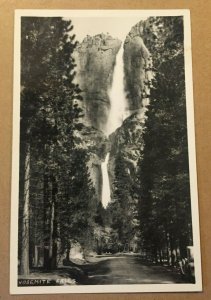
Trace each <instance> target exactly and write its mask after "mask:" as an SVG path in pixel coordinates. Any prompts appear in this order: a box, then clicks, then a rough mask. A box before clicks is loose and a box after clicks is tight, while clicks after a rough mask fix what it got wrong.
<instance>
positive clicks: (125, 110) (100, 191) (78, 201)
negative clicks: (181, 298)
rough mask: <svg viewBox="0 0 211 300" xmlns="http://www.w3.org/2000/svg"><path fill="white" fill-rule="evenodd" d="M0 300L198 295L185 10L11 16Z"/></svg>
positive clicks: (25, 12)
mask: <svg viewBox="0 0 211 300" xmlns="http://www.w3.org/2000/svg"><path fill="white" fill-rule="evenodd" d="M14 38H15V42H14V104H13V111H14V113H13V163H12V196H11V198H12V199H11V253H10V292H11V294H42V293H43V294H47V293H49V294H50V293H123V292H126V293H130V292H180V291H189V292H193V291H201V290H202V279H201V258H200V239H199V217H198V196H197V180H196V158H195V133H194V116H193V94H192V90H193V89H192V66H191V31H190V13H189V11H188V10H17V11H16V12H15V37H14Z"/></svg>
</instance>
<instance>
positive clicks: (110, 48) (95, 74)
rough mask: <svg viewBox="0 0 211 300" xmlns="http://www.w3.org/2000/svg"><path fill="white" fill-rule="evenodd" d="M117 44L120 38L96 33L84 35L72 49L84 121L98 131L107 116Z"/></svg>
mask: <svg viewBox="0 0 211 300" xmlns="http://www.w3.org/2000/svg"><path fill="white" fill-rule="evenodd" d="M120 46H121V41H120V40H118V39H114V38H112V37H111V36H110V35H105V34H99V35H96V36H94V37H91V36H87V37H86V38H85V39H84V40H83V42H82V43H81V44H79V45H78V46H77V48H76V50H75V52H74V58H75V61H76V65H77V67H76V82H77V83H79V86H80V88H81V90H82V96H83V99H84V101H83V103H84V111H85V119H86V120H85V121H86V123H87V124H88V125H90V126H93V127H95V128H97V129H99V130H102V131H103V130H104V128H105V125H106V122H107V118H108V112H109V107H110V102H109V97H108V90H109V88H110V86H111V84H112V78H113V71H114V65H115V60H116V54H117V52H118V51H119V48H120Z"/></svg>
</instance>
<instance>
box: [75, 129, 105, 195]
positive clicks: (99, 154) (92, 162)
mask: <svg viewBox="0 0 211 300" xmlns="http://www.w3.org/2000/svg"><path fill="white" fill-rule="evenodd" d="M75 134H76V135H77V136H76V138H77V137H78V138H80V140H82V141H83V143H82V144H80V147H82V148H83V149H85V150H86V151H87V154H88V155H89V161H88V164H87V167H88V170H89V174H90V178H91V180H92V183H93V186H94V188H95V193H96V196H97V199H98V200H99V201H100V200H101V191H102V174H101V164H102V162H103V161H104V159H105V156H106V153H107V152H108V151H109V149H110V142H109V141H108V139H107V137H106V136H105V135H104V133H103V132H102V131H100V130H97V129H95V128H94V127H88V126H83V128H82V130H80V131H78V132H76V133H75Z"/></svg>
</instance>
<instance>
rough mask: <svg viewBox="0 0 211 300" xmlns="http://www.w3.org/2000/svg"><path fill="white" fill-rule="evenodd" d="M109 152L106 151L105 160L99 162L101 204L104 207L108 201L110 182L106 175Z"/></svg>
mask: <svg viewBox="0 0 211 300" xmlns="http://www.w3.org/2000/svg"><path fill="white" fill-rule="evenodd" d="M109 156H110V153H107V155H106V158H105V161H104V162H103V163H102V164H101V170H102V204H103V207H106V206H107V205H108V203H109V201H110V183H109V176H108V161H109Z"/></svg>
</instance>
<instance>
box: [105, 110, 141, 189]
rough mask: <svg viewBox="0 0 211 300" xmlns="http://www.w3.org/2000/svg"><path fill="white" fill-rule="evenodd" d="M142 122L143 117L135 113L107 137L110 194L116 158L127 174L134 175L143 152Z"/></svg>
mask: <svg viewBox="0 0 211 300" xmlns="http://www.w3.org/2000/svg"><path fill="white" fill-rule="evenodd" d="M144 120H145V119H144V116H143V115H141V114H139V113H135V114H133V115H131V116H130V117H128V118H127V119H126V120H125V121H124V122H123V124H122V126H121V127H120V128H118V129H117V130H116V131H115V132H114V133H113V134H111V135H110V137H109V138H110V143H111V150H110V160H109V170H108V172H109V177H110V186H111V192H113V183H114V181H115V166H116V164H115V161H116V157H117V156H118V157H121V160H123V161H124V165H126V166H127V172H128V174H130V175H131V176H133V174H135V173H136V167H137V163H138V160H139V159H140V157H141V152H142V150H143V128H144Z"/></svg>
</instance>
